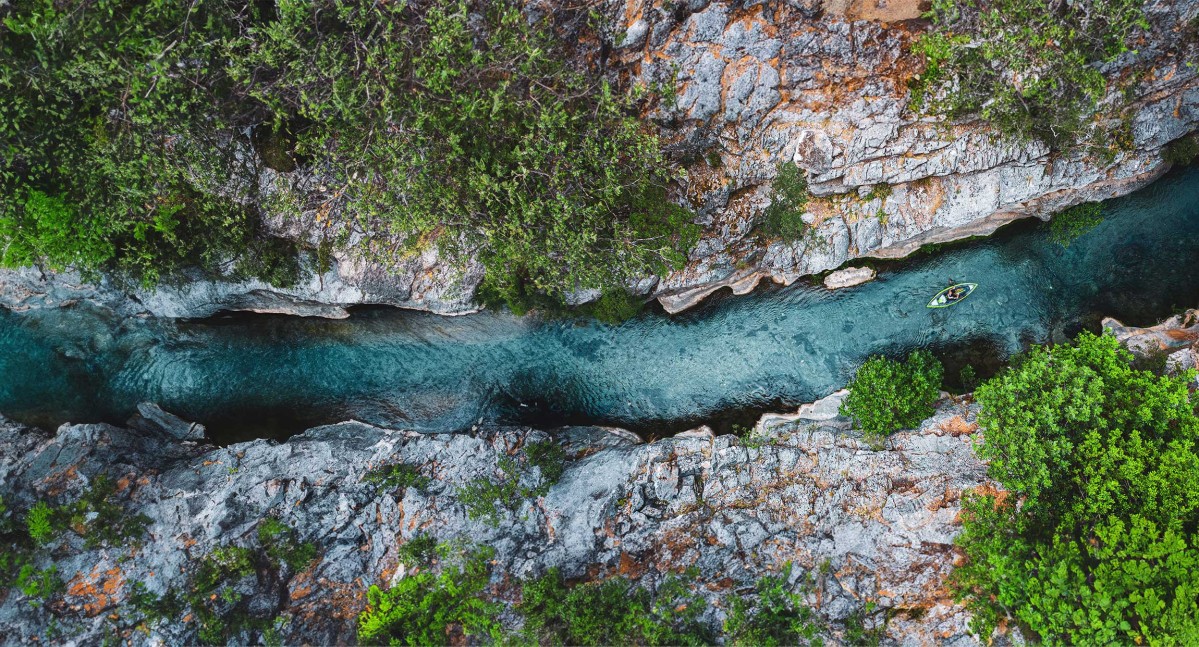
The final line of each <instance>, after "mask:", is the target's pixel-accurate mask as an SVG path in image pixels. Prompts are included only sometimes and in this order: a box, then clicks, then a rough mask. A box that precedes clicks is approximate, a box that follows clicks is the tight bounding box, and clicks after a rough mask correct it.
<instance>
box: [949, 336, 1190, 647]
mask: <svg viewBox="0 0 1199 647" xmlns="http://www.w3.org/2000/svg"><path fill="white" fill-rule="evenodd" d="M1131 359H1132V358H1131V356H1130V354H1129V353H1128V352H1127V351H1125V350H1124V349H1122V348H1121V347H1120V346H1119V343H1118V342H1117V341H1116V340H1115V339H1114V338H1113V337H1111V336H1100V337H1097V336H1095V335H1091V334H1089V333H1084V334H1083V335H1081V336H1080V337H1079V338H1078V340H1077V343H1076V344H1075V345H1073V346H1071V345H1059V346H1055V347H1053V348H1052V349H1049V348H1035V349H1033V350H1032V351H1031V352H1030V353H1029V354H1028V355H1027V356H1026V357H1024V358H1022V359H1021V360H1020V361H1019V362H1018V363H1017V364H1016V365H1015V366H1013V367H1012V368H1011V369H1009V370H1007V371H1006V372H1004V373H1001V374H1000V375H998V376H996V377H995V378H994V379H992V380H990V381H989V382H988V383H986V384H984V385H983V386H982V387H980V388H979V389H978V390H977V391H976V392H975V397H976V399H977V401H978V402H979V404H980V405H981V407H982V410H981V413H980V414H979V423H980V425H981V426H982V429H983V438H984V441H983V443H982V445H981V446H980V447H979V448H978V453H979V456H980V457H982V458H983V459H985V460H987V461H988V462H989V473H990V475H991V476H992V477H993V478H995V479H996V480H998V481H999V483H1000V484H1001V485H1002V486H1003V488H1004V490H1005V492H1004V493H1003V494H1002V495H999V496H996V495H979V496H974V497H972V498H968V499H967V500H966V502H965V508H966V516H965V531H964V533H963V534H962V536H961V537H960V539H959V543H960V544H961V546H962V548H963V549H964V551H965V553H966V555H967V557H968V561H967V563H966V564H965V565H964V566H962V567H960V568H958V569H957V571H956V572H955V574H954V580H955V586H956V588H957V590H958V592H959V595H960V596H961V597H962V598H963V599H965V600H966V602H967V604H968V606H969V607H970V609H971V611H972V612H973V613H974V617H975V620H974V624H973V628H974V629H975V631H977V632H978V633H979V634H980V636H983V637H985V636H989V635H990V633H991V632H992V630H993V629H994V628H995V627H996V626H997V624H998V623H1000V622H1002V621H1004V620H1007V619H1009V618H1010V619H1014V620H1015V621H1017V622H1018V623H1019V624H1020V625H1021V626H1023V627H1026V628H1027V629H1029V630H1031V631H1032V632H1034V633H1035V634H1036V635H1037V636H1039V637H1040V638H1041V639H1042V640H1044V641H1045V642H1047V643H1051V644H1088V645H1095V644H1128V645H1132V644H1161V645H1168V644H1194V643H1195V642H1196V641H1199V570H1197V569H1196V567H1197V566H1199V551H1197V545H1196V541H1197V540H1199V538H1197V537H1196V530H1197V529H1199V455H1197V454H1196V441H1197V440H1199V418H1197V417H1196V414H1195V404H1194V402H1192V400H1191V396H1190V394H1189V392H1188V382H1189V381H1190V380H1191V379H1192V375H1191V374H1188V375H1183V376H1179V377H1159V376H1156V375H1154V374H1152V373H1149V372H1147V371H1140V370H1137V369H1134V368H1133V367H1131V366H1130V361H1131Z"/></svg>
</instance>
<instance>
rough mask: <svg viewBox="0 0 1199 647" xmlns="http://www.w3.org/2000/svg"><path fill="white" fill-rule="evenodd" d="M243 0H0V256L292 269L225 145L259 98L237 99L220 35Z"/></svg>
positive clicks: (147, 272) (10, 262)
mask: <svg viewBox="0 0 1199 647" xmlns="http://www.w3.org/2000/svg"><path fill="white" fill-rule="evenodd" d="M255 6H256V5H254V4H250V3H236V2H220V1H217V2H204V3H190V4H189V3H173V2H148V3H143V2H132V1H130V0H78V1H74V2H67V3H56V2H51V1H50V0H18V1H16V2H12V3H6V4H5V5H4V6H0V18H2V19H3V21H2V23H0V88H3V92H0V139H3V141H4V142H5V144H4V146H3V148H2V149H0V156H2V158H0V159H2V160H3V161H2V163H0V195H2V196H3V197H0V265H4V266H16V265H26V264H32V263H39V264H42V265H45V266H49V267H52V268H61V267H64V266H67V265H75V266H77V267H80V268H81V269H84V270H96V269H101V268H103V269H121V270H124V271H125V272H126V273H128V274H131V275H133V276H134V277H136V278H139V279H141V280H142V281H143V282H145V283H153V282H155V281H156V280H158V278H159V276H160V275H163V274H167V273H170V272H172V271H174V270H176V269H178V268H179V267H181V266H183V265H200V266H206V267H209V268H216V267H218V266H220V267H223V268H225V269H226V270H228V269H233V270H234V271H235V273H238V272H241V273H247V268H251V267H252V268H254V269H255V270H257V272H256V273H260V274H270V275H271V276H272V277H273V278H274V279H276V280H278V281H283V282H288V281H290V280H294V279H295V278H296V276H298V268H297V267H296V265H295V261H294V252H295V250H294V249H292V248H291V247H290V246H287V245H283V246H282V248H280V246H279V245H263V244H262V241H261V240H260V236H259V233H258V220H259V215H258V213H257V211H256V210H255V209H253V208H252V207H250V206H247V204H246V200H248V199H250V198H252V197H253V191H252V187H253V186H255V185H254V183H253V182H252V181H251V180H248V179H247V177H246V173H245V171H244V169H242V168H241V167H242V164H241V162H240V161H239V159H238V157H237V156H236V151H237V148H238V146H237V144H238V143H239V141H240V140H239V137H238V136H237V135H236V134H235V133H236V130H235V128H237V127H240V126H243V125H247V124H248V123H251V122H252V121H253V120H255V119H261V118H262V116H263V114H264V113H263V111H262V110H261V109H260V108H258V107H256V106H255V105H249V104H244V103H242V102H240V101H239V100H238V97H237V96H236V95H237V93H236V92H234V91H233V89H232V88H231V86H230V79H229V77H228V74H227V73H226V71H225V68H226V63H227V60H228V58H227V57H228V52H227V51H226V50H225V47H226V44H228V43H230V42H232V41H233V40H235V39H236V38H237V37H238V34H239V32H241V31H242V30H243V29H244V27H245V26H246V25H245V24H244V23H245V21H253V20H257V19H259V18H260V16H259V15H258V12H257V11H256V10H255V9H254V7H255ZM269 254H273V255H274V256H273V257H270V258H267V257H266V256H265V255H269Z"/></svg>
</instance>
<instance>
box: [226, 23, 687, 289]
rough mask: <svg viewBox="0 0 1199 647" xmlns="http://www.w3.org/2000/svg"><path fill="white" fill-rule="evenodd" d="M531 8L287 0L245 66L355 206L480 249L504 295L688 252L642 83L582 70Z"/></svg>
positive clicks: (596, 283)
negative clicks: (298, 126) (644, 120)
mask: <svg viewBox="0 0 1199 647" xmlns="http://www.w3.org/2000/svg"><path fill="white" fill-rule="evenodd" d="M519 6H520V5H519V3H517V2H514V1H511V0H505V1H503V2H481V1H466V0H424V1H413V2H407V3H386V4H368V5H361V4H357V3H350V2H342V1H341V0H325V1H323V2H316V3H299V2H296V3H291V2H289V3H281V4H280V5H279V7H278V14H279V15H278V18H277V19H276V20H273V21H271V22H270V23H269V24H268V25H267V26H266V27H264V28H263V29H261V30H259V31H257V32H256V33H255V34H254V35H253V36H252V37H251V38H250V39H248V40H247V41H246V42H244V51H245V52H246V55H245V57H244V58H243V59H240V60H237V61H235V62H234V64H233V66H232V72H233V75H234V76H235V78H237V79H238V80H239V81H241V82H244V83H248V84H250V94H251V95H252V96H254V97H256V98H257V99H259V100H260V101H262V102H263V104H264V105H265V106H267V108H268V109H269V111H270V112H271V114H273V115H275V116H276V119H277V123H279V124H282V123H284V122H285V121H286V120H289V119H293V118H295V119H300V120H302V121H304V122H305V123H307V124H309V125H308V126H307V127H306V128H305V129H303V130H302V131H301V132H298V133H297V140H298V141H297V145H296V149H297V152H298V153H299V154H301V155H304V156H310V157H312V158H313V159H314V160H315V161H314V164H315V165H316V166H318V167H320V168H326V169H329V172H330V174H331V176H330V177H328V178H327V179H326V181H327V183H328V184H330V185H333V186H335V187H336V189H335V190H331V191H330V192H331V193H334V194H335V195H337V196H340V198H339V199H340V200H341V201H342V202H343V203H344V206H345V207H346V208H347V209H348V211H349V212H350V213H351V214H354V215H356V216H357V217H358V218H359V220H360V221H361V222H364V223H366V224H367V226H368V227H376V226H378V225H383V226H386V227H388V228H390V229H392V230H394V231H395V232H397V233H400V234H402V235H404V236H406V237H407V240H408V241H409V242H408V244H409V246H410V249H416V248H419V246H421V245H423V244H425V241H427V240H429V239H431V238H434V237H435V238H436V239H437V240H438V241H439V242H440V244H441V245H442V247H443V249H446V250H448V251H460V250H462V249H469V248H474V249H477V250H478V252H479V254H480V257H481V258H482V260H483V262H484V264H485V265H486V267H487V276H486V288H487V290H488V291H489V292H490V293H492V294H494V295H498V296H499V297H500V298H503V299H505V300H507V301H511V302H513V303H520V302H521V301H522V300H523V296H524V294H525V293H526V292H528V291H530V290H531V291H539V292H545V293H548V294H550V295H551V296H554V297H558V296H560V295H561V294H563V293H564V292H565V291H568V290H572V289H578V288H591V287H610V286H616V285H618V284H619V279H623V278H626V277H629V276H633V275H636V274H639V273H642V272H647V271H660V270H662V269H664V268H667V267H671V266H676V265H678V264H679V263H681V262H682V261H683V260H684V259H683V256H682V252H683V251H684V250H686V249H687V248H688V247H689V246H690V245H691V244H692V242H693V241H694V238H695V236H696V234H697V230H696V228H695V226H694V225H692V224H691V223H690V222H689V215H688V213H687V212H686V211H685V210H683V209H682V208H680V207H677V206H676V205H674V204H673V203H672V202H670V201H669V200H667V199H666V193H665V187H666V184H667V183H668V182H669V181H670V180H671V179H672V177H671V175H670V172H669V171H668V170H667V169H668V165H667V164H666V163H665V160H664V158H663V157H662V153H661V150H660V148H659V145H658V141H657V139H656V138H655V137H654V136H652V135H649V134H647V133H645V132H643V129H642V126H641V124H640V122H639V121H638V120H637V119H636V118H635V117H634V116H633V113H634V108H635V105H636V101H637V96H636V94H631V95H630V94H625V93H622V92H619V91H618V90H617V89H616V88H613V87H612V86H611V85H609V83H608V82H607V81H605V80H604V79H603V78H602V76H601V75H600V74H598V70H585V69H575V68H572V67H571V66H570V65H569V64H568V63H567V61H568V60H569V57H568V56H566V55H565V51H564V49H563V45H562V41H561V39H555V38H554V32H553V29H554V25H553V24H551V23H550V22H549V20H550V19H551V18H541V19H540V20H538V21H536V22H531V21H530V20H528V19H526V17H525V16H524V15H522V13H521V11H520V8H519ZM554 13H555V14H558V16H557V18H554V19H561V20H571V21H574V22H575V23H576V26H577V23H578V22H579V21H580V20H585V19H586V18H585V17H586V14H581V15H578V16H572V15H570V12H569V11H567V12H562V13H559V12H554ZM363 61H366V62H367V65H366V67H365V69H364V66H363ZM260 78H269V79H272V81H271V82H270V83H261V84H258V83H255V80H256V79H260ZM384 134H386V136H384ZM299 197H300V199H304V196H299ZM320 199H321V200H324V199H326V198H325V197H321V198H320Z"/></svg>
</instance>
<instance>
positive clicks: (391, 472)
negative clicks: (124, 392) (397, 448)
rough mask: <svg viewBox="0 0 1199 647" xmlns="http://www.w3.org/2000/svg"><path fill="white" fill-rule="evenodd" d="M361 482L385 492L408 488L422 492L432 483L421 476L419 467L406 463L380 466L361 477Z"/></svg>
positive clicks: (427, 478)
mask: <svg viewBox="0 0 1199 647" xmlns="http://www.w3.org/2000/svg"><path fill="white" fill-rule="evenodd" d="M362 480H363V481H365V482H367V483H376V484H378V485H379V486H380V487H382V488H383V489H385V490H395V489H408V488H410V487H411V488H416V489H418V490H424V489H425V488H427V487H429V484H430V483H432V482H433V480H432V479H430V478H429V477H427V476H425V475H424V474H421V471H420V468H419V467H416V466H415V465H408V464H407V463H397V464H395V465H381V466H379V467H376V468H374V469H372V470H370V471H369V472H367V473H366V474H365V475H363V477H362Z"/></svg>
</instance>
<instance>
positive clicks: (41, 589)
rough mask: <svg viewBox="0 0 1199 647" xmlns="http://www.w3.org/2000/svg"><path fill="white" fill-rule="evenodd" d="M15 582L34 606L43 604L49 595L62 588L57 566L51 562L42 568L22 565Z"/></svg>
mask: <svg viewBox="0 0 1199 647" xmlns="http://www.w3.org/2000/svg"><path fill="white" fill-rule="evenodd" d="M16 584H17V588H19V589H21V592H22V593H24V594H25V595H26V597H28V598H29V604H30V605H32V606H35V607H38V606H41V605H43V604H45V603H46V601H47V600H48V599H49V598H50V596H52V595H54V594H55V593H57V592H59V591H61V590H62V589H63V583H62V580H61V579H60V578H59V577H58V567H57V566H54V565H53V564H51V565H50V567H49V568H45V569H42V570H38V569H36V568H34V567H33V565H32V564H26V565H24V566H22V567H21V572H20V574H18V575H17V582H16Z"/></svg>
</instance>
